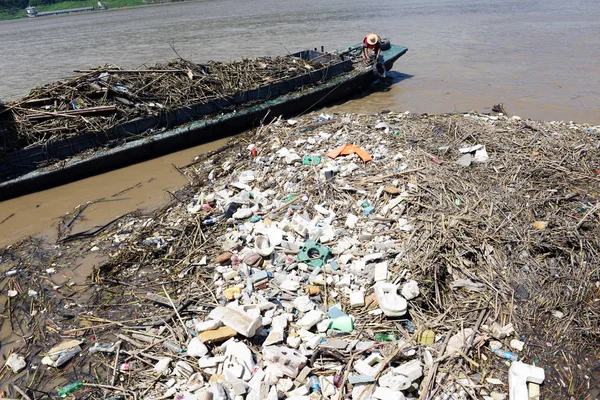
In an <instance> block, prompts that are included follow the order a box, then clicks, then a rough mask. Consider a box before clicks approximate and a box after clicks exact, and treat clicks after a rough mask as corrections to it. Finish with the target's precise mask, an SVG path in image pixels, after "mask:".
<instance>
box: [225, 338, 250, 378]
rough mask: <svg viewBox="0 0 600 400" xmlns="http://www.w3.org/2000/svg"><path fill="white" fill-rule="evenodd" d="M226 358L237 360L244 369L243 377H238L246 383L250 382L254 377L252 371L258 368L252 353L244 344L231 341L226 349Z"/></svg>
mask: <svg viewBox="0 0 600 400" xmlns="http://www.w3.org/2000/svg"><path fill="white" fill-rule="evenodd" d="M225 357H230V358H232V359H235V360H236V361H237V362H238V363H239V365H241V366H242V367H243V369H244V371H243V373H242V375H241V376H240V375H238V377H241V378H243V379H244V380H245V381H247V380H250V378H251V377H252V370H253V369H254V367H255V366H256V363H255V362H254V357H253V355H252V351H251V350H250V349H249V348H248V346H246V345H245V344H244V343H242V342H238V341H233V340H232V341H230V342H228V343H227V348H226V349H225Z"/></svg>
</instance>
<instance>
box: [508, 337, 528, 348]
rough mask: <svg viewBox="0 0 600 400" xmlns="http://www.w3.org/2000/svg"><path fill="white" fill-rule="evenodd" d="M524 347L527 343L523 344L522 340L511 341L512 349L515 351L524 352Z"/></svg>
mask: <svg viewBox="0 0 600 400" xmlns="http://www.w3.org/2000/svg"><path fill="white" fill-rule="evenodd" d="M524 346H525V342H522V341H520V340H517V339H513V340H511V341H510V347H512V348H513V349H515V350H518V351H522V350H523V347H524Z"/></svg>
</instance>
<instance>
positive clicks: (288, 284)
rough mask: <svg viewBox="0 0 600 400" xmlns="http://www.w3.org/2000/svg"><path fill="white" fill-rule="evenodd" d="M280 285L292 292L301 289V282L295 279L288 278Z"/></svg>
mask: <svg viewBox="0 0 600 400" xmlns="http://www.w3.org/2000/svg"><path fill="white" fill-rule="evenodd" d="M279 287H280V288H281V289H283V290H289V291H290V292H295V291H296V290H298V289H300V282H298V281H295V280H293V279H286V280H285V281H283V282H282V283H281V285H279Z"/></svg>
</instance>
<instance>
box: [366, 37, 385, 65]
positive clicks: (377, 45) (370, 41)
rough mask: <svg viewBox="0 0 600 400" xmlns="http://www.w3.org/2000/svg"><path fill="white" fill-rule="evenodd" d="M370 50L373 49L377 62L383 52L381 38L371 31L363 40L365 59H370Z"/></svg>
mask: <svg viewBox="0 0 600 400" xmlns="http://www.w3.org/2000/svg"><path fill="white" fill-rule="evenodd" d="M369 50H373V52H374V53H375V61H376V62H377V61H378V60H379V55H380V54H381V39H380V38H379V36H377V35H376V34H374V33H369V34H368V35H367V36H365V39H364V40H363V55H364V57H365V60H368V59H369Z"/></svg>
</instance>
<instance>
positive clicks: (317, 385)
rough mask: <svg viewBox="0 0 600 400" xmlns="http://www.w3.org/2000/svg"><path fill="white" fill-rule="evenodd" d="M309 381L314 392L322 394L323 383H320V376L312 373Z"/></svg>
mask: <svg viewBox="0 0 600 400" xmlns="http://www.w3.org/2000/svg"><path fill="white" fill-rule="evenodd" d="M308 383H309V385H310V390H311V392H313V393H317V394H319V395H320V394H321V384H320V383H319V378H318V377H317V376H315V375H311V377H310V378H308Z"/></svg>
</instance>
